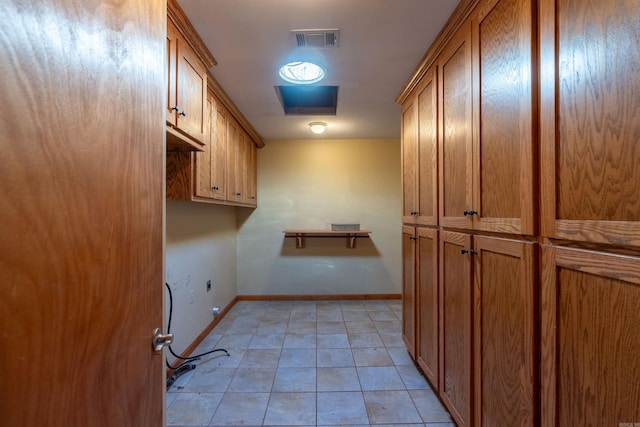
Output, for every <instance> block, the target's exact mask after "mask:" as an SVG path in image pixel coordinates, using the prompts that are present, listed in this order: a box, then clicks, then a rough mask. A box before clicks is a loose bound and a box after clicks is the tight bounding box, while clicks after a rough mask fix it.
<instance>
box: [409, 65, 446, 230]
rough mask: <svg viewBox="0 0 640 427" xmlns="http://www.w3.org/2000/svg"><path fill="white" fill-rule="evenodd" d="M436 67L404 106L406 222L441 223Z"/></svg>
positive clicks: (429, 72)
mask: <svg viewBox="0 0 640 427" xmlns="http://www.w3.org/2000/svg"><path fill="white" fill-rule="evenodd" d="M437 86H438V81H437V75H436V67H433V68H431V69H429V70H428V71H427V73H426V74H425V75H424V77H423V78H422V80H421V82H420V85H419V87H418V88H417V89H416V93H415V95H414V96H412V97H411V99H409V100H408V101H406V103H405V105H403V109H402V163H403V169H402V170H403V175H402V177H403V179H402V181H403V214H402V221H403V223H414V224H418V225H432V226H433V225H437V224H438V208H437V207H438V203H437V201H438V175H437V174H438V162H437V153H438V132H437V130H438V123H437V111H438V108H437V94H438V90H437Z"/></svg>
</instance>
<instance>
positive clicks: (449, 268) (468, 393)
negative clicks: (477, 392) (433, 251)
mask: <svg viewBox="0 0 640 427" xmlns="http://www.w3.org/2000/svg"><path fill="white" fill-rule="evenodd" d="M470 250H471V235H469V234H462V233H453V232H449V231H442V232H440V292H441V294H440V361H441V365H440V381H439V384H440V397H441V398H442V400H443V402H444V403H445V405H446V406H447V409H449V412H450V413H451V416H452V417H453V419H454V420H455V422H456V424H457V425H458V427H464V426H470V425H471V415H472V414H471V410H472V401H473V397H472V387H471V384H472V383H471V368H472V347H471V344H472V331H473V324H472V323H473V311H472V310H473V286H472V281H471V274H472V269H471V255H470Z"/></svg>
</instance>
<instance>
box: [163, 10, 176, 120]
mask: <svg viewBox="0 0 640 427" xmlns="http://www.w3.org/2000/svg"><path fill="white" fill-rule="evenodd" d="M177 51H178V30H177V29H176V27H175V26H174V25H173V24H172V23H171V21H169V20H167V114H166V115H167V118H166V120H167V123H168V124H170V125H172V126H175V125H176V110H175V107H176V105H177V100H176V97H177V92H176V80H177V76H178V59H177Z"/></svg>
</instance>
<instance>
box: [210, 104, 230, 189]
mask: <svg viewBox="0 0 640 427" xmlns="http://www.w3.org/2000/svg"><path fill="white" fill-rule="evenodd" d="M213 107H214V108H213V111H212V113H211V130H210V132H211V137H210V139H209V141H210V142H209V144H210V146H211V147H210V150H211V157H212V159H211V164H210V167H211V189H212V194H213V198H214V199H217V200H225V198H226V194H227V117H229V112H228V111H227V110H226V109H225V108H224V106H223V105H222V102H220V100H217V99H216V100H215V102H214V104H213Z"/></svg>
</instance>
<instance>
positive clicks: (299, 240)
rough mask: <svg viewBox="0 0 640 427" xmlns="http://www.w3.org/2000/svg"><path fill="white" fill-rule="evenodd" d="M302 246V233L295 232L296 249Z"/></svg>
mask: <svg viewBox="0 0 640 427" xmlns="http://www.w3.org/2000/svg"><path fill="white" fill-rule="evenodd" d="M303 248H304V234H302V233H296V249H303Z"/></svg>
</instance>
